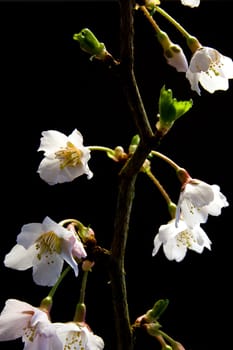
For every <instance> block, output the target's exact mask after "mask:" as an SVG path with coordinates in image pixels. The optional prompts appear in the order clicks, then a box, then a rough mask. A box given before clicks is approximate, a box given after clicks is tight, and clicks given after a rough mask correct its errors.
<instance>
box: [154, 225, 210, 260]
mask: <svg viewBox="0 0 233 350" xmlns="http://www.w3.org/2000/svg"><path fill="white" fill-rule="evenodd" d="M161 245H162V246H163V251H164V254H165V255H166V257H167V259H168V260H176V261H177V262H180V261H181V260H183V259H184V257H185V255H186V253H187V251H188V249H190V250H193V251H195V252H197V253H202V252H203V250H204V248H207V249H209V250H210V249H211V247H210V246H211V241H210V240H209V238H208V236H207V235H206V233H205V231H204V230H203V229H202V228H201V227H200V226H199V225H196V226H195V227H193V228H190V227H189V226H188V225H187V223H186V222H185V221H184V220H180V221H179V226H178V227H177V226H176V225H175V219H172V220H171V221H169V222H168V223H167V224H166V225H161V226H160V228H159V232H158V233H157V234H156V236H155V238H154V249H153V251H152V256H155V255H156V254H157V253H158V251H159V248H160V247H161Z"/></svg>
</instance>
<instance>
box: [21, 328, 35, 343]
mask: <svg viewBox="0 0 233 350" xmlns="http://www.w3.org/2000/svg"><path fill="white" fill-rule="evenodd" d="M23 330H24V336H25V338H26V339H27V340H28V341H30V342H33V340H34V338H35V334H36V327H27V328H26V327H25V328H24V329H23Z"/></svg>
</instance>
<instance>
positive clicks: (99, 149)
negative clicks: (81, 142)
mask: <svg viewBox="0 0 233 350" xmlns="http://www.w3.org/2000/svg"><path fill="white" fill-rule="evenodd" d="M88 149H89V150H90V151H102V152H106V153H111V154H112V155H114V150H113V149H112V148H109V147H104V146H88Z"/></svg>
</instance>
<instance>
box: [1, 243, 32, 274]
mask: <svg viewBox="0 0 233 350" xmlns="http://www.w3.org/2000/svg"><path fill="white" fill-rule="evenodd" d="M35 254H36V251H35V247H31V248H29V249H27V250H26V249H25V248H24V247H23V246H21V245H19V244H16V245H15V246H14V247H13V248H12V249H11V251H10V252H9V253H8V254H6V256H5V259H4V264H5V266H6V267H9V268H12V269H16V270H26V269H29V268H31V267H32V265H33V259H34V257H35Z"/></svg>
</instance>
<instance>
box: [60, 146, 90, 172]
mask: <svg viewBox="0 0 233 350" xmlns="http://www.w3.org/2000/svg"><path fill="white" fill-rule="evenodd" d="M55 155H56V158H57V159H59V160H60V168H61V169H64V168H65V167H75V166H77V165H78V164H80V163H81V157H82V155H83V153H82V151H80V150H79V149H78V148H76V147H75V146H74V145H73V144H72V143H71V142H67V144H66V147H65V148H62V149H61V150H60V151H57V152H56V153H55Z"/></svg>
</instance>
